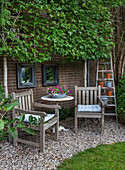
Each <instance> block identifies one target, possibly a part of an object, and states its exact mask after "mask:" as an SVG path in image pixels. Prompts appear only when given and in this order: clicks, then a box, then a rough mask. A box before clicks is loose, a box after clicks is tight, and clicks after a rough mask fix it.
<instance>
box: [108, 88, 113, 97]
mask: <svg viewBox="0 0 125 170" xmlns="http://www.w3.org/2000/svg"><path fill="white" fill-rule="evenodd" d="M112 92H113V88H112V87H107V95H108V96H111V95H112Z"/></svg>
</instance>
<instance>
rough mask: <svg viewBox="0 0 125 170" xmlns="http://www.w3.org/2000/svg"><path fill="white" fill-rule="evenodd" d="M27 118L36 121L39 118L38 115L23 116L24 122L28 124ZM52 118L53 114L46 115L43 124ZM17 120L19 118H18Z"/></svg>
mask: <svg viewBox="0 0 125 170" xmlns="http://www.w3.org/2000/svg"><path fill="white" fill-rule="evenodd" d="M29 116H33V117H35V118H36V119H37V121H38V119H39V118H40V116H38V115H32V114H25V119H24V122H29ZM53 117H54V114H47V116H45V122H46V121H48V120H50V119H52V118H53ZM18 118H20V116H19V117H18Z"/></svg>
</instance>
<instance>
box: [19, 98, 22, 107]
mask: <svg viewBox="0 0 125 170" xmlns="http://www.w3.org/2000/svg"><path fill="white" fill-rule="evenodd" d="M19 105H20V109H22V101H21V97H19Z"/></svg>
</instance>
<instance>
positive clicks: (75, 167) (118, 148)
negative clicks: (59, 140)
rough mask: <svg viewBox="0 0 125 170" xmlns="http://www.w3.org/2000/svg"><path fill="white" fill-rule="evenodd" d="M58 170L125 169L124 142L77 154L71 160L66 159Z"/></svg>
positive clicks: (100, 146)
mask: <svg viewBox="0 0 125 170" xmlns="http://www.w3.org/2000/svg"><path fill="white" fill-rule="evenodd" d="M57 169H58V170H62V169H64V170H68V169H69V170H84V169H85V170H87V169H94V170H98V169H105V170H110V169H115V170H124V169H125V142H120V143H115V144H111V145H103V144H101V145H99V146H97V147H96V148H90V149H87V150H85V151H84V152H79V153H78V154H77V155H74V156H73V157H72V158H71V159H66V160H65V161H64V162H63V163H61V164H60V166H58V168H57Z"/></svg>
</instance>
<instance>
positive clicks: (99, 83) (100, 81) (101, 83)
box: [98, 79, 105, 87]
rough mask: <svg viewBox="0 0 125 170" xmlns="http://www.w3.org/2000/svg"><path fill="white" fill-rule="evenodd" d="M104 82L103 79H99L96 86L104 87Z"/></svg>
mask: <svg viewBox="0 0 125 170" xmlns="http://www.w3.org/2000/svg"><path fill="white" fill-rule="evenodd" d="M104 83H105V80H104V79H99V80H98V85H100V86H101V87H103V86H104Z"/></svg>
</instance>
